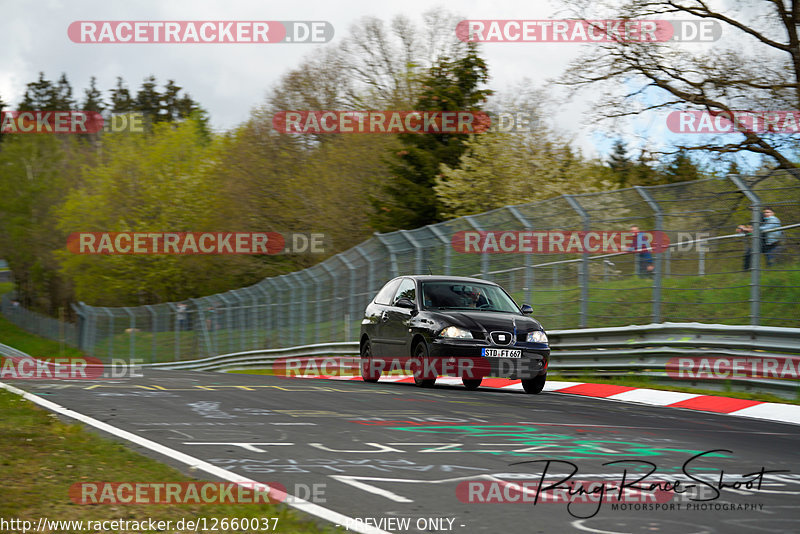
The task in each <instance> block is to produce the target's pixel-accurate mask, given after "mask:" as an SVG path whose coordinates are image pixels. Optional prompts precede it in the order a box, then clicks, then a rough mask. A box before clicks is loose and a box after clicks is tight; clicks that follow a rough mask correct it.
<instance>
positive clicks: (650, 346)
mask: <svg viewBox="0 0 800 534" xmlns="http://www.w3.org/2000/svg"><path fill="white" fill-rule="evenodd" d="M548 336H549V339H550V347H551V350H552V354H551V359H550V369H551V370H552V371H557V372H564V373H567V374H580V375H589V376H592V375H595V376H608V375H611V376H613V375H618V374H620V373H635V374H636V375H643V376H649V377H653V378H656V379H659V380H669V383H671V384H674V385H677V384H685V385H690V386H698V385H703V387H707V388H710V389H722V388H730V389H732V390H733V389H736V390H739V391H750V392H761V393H773V394H776V395H781V396H784V397H786V396H790V397H791V396H795V395H797V394H800V381H796V380H786V379H766V378H755V377H731V378H728V379H725V380H721V379H699V378H691V379H677V378H671V377H669V376H668V375H667V373H666V369H667V364H668V362H670V360H672V359H674V358H676V357H690V356H691V357H698V356H701V357H703V356H705V357H719V356H725V357H732V358H750V359H752V358H780V359H783V360H787V359H788V360H789V361H790V362H792V366H793V368H794V369H798V368H800V328H781V327H766V326H728V325H713V324H701V323H655V324H649V325H633V326H627V327H612V328H587V329H576V330H557V331H551V332H549V333H548ZM322 356H333V357H338V358H342V359H343V358H345V357H351V358H352V357H357V356H358V343H357V342H342V343H320V344H315V345H304V346H299V347H291V348H287V349H271V350H255V351H247V352H237V353H233V354H226V355H222V356H213V357H210V358H205V359H202V360H194V361H185V362H174V363H172V362H170V363H157V364H149V365H146V367H154V368H160V369H181V370H197V371H225V370H234V369H259V368H261V369H263V368H269V367H270V366H271V365H272V363H273V362H274V361H275V360H277V359H279V358H308V357H322Z"/></svg>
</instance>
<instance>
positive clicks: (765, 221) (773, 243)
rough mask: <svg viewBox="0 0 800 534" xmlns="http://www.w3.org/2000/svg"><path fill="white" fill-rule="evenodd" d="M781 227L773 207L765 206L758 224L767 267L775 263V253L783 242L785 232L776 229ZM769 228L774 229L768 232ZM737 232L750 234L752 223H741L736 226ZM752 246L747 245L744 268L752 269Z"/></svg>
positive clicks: (746, 269)
mask: <svg viewBox="0 0 800 534" xmlns="http://www.w3.org/2000/svg"><path fill="white" fill-rule="evenodd" d="M780 227H781V221H780V219H778V217H776V216H775V212H774V211H773V210H772V208H764V211H763V214H762V216H761V224H759V225H758V229H759V233H760V234H761V252H762V253H763V254H764V256H765V257H766V258H767V267H772V264H773V263H775V255H776V253H777V249H778V246H779V245H780V242H781V237H782V234H783V232H781V231H780V230H774V229H775V228H780ZM767 230H774V231H771V232H767ZM736 232H737V233H740V234H741V233H744V234H746V235H748V236H750V235H751V234H752V233H753V226H752V225H750V224H740V225H739V226H737V227H736ZM752 252H753V251H752V248H751V247H747V252H745V254H744V270H745V271H749V270H750V257H751V255H752Z"/></svg>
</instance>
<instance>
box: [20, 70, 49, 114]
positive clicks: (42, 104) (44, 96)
mask: <svg viewBox="0 0 800 534" xmlns="http://www.w3.org/2000/svg"><path fill="white" fill-rule="evenodd" d="M54 92H55V89H54V88H53V83H52V82H51V81H50V80H47V79H45V77H44V72H40V73H39V79H38V80H37V81H35V82H31V83H29V84H28V85H27V88H26V89H25V94H24V95H23V97H22V102H21V103H20V105H19V111H38V110H42V111H57V110H54V109H53V108H50V107H49V106H50V104H51V100H52V97H53V94H54Z"/></svg>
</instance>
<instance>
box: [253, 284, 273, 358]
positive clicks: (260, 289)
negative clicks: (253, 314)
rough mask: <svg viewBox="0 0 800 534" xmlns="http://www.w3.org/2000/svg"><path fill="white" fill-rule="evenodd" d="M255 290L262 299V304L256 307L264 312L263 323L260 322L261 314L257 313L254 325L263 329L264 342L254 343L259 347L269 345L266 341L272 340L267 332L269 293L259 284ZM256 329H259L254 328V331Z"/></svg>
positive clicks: (269, 310)
mask: <svg viewBox="0 0 800 534" xmlns="http://www.w3.org/2000/svg"><path fill="white" fill-rule="evenodd" d="M256 289H257V290H258V292H259V293H261V296H262V297H264V304H262V305H259V306H258V308H259V310H261V309H263V310H264V319H263V321H262V320H261V312H260V311H259V313H258V317H259V319H258V320H257V321H256V325H259V324H260V325H261V328H263V329H264V341H262V342H261V343H258V341H256V344H257V345H261V346H266V345H268V344H269V343H267V341H268V340H271V339H272V336H271V333H270V332H269V321H270V312H271V309H270V298H269V291H267V288H265V287H264V286H262V285H261V284H257V285H256ZM256 302H258V300H256ZM258 328H259V327H258V326H256V330H258ZM267 348H272V347H267Z"/></svg>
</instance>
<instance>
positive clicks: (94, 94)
mask: <svg viewBox="0 0 800 534" xmlns="http://www.w3.org/2000/svg"><path fill="white" fill-rule="evenodd" d="M83 94H84V95H85V98H84V99H83V102H82V103H81V110H82V111H96V112H98V113H102V111H103V110H104V109H105V104H104V103H103V95H102V93H100V90H99V89H97V78H95V77H94V76H92V78H91V80H90V81H89V88H88V89H84V90H83Z"/></svg>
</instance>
